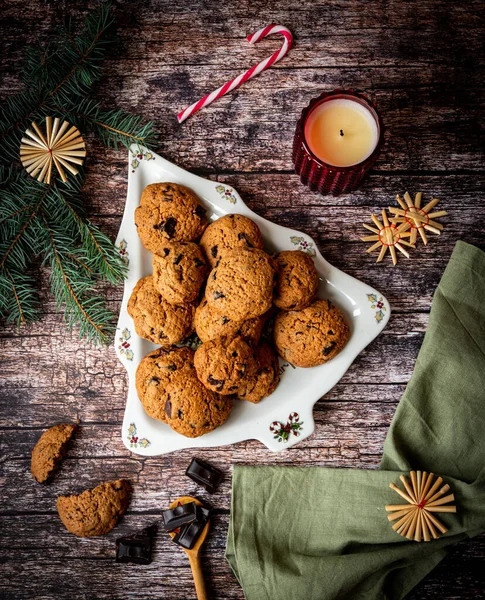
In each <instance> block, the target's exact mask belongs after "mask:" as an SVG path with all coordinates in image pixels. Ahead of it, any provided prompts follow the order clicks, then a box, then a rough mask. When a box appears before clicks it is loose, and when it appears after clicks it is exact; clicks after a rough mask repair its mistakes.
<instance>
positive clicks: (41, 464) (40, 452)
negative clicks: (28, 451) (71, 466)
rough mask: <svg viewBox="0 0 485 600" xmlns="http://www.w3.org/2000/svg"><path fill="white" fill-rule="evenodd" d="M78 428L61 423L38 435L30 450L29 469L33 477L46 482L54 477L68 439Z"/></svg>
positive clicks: (64, 453)
mask: <svg viewBox="0 0 485 600" xmlns="http://www.w3.org/2000/svg"><path fill="white" fill-rule="evenodd" d="M77 429H78V425H71V424H69V423H63V424H61V425H54V427H51V428H50V429H48V430H47V431H44V433H43V434H42V435H41V436H40V439H39V441H38V442H37V444H36V445H35V446H34V449H33V450H32V461H31V463H30V470H31V471H32V475H33V476H34V479H35V480H36V481H38V482H39V483H46V482H47V481H49V480H50V479H52V477H54V475H55V473H56V471H57V469H58V468H59V465H60V463H61V461H62V459H63V458H64V456H65V455H66V451H67V446H68V443H69V440H70V439H71V437H72V436H73V435H74V433H75V431H76V430H77Z"/></svg>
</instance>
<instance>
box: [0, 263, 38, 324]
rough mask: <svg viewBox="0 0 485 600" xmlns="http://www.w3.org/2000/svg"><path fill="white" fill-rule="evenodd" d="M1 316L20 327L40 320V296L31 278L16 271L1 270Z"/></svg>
mask: <svg viewBox="0 0 485 600" xmlns="http://www.w3.org/2000/svg"><path fill="white" fill-rule="evenodd" d="M0 315H2V316H3V317H7V320H8V321H13V322H16V323H17V326H18V327H20V325H23V324H25V323H29V322H32V321H35V320H37V319H39V317H40V313H39V295H38V292H37V289H36V288H35V284H34V282H33V280H32V279H31V277H29V276H28V275H26V274H25V273H22V272H20V271H18V270H16V269H7V268H5V267H3V268H1V269H0Z"/></svg>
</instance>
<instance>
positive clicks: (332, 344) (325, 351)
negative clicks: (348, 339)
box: [322, 342, 337, 356]
mask: <svg viewBox="0 0 485 600" xmlns="http://www.w3.org/2000/svg"><path fill="white" fill-rule="evenodd" d="M336 345H337V344H336V343H335V342H330V344H329V345H328V346H325V348H324V349H323V350H322V354H323V356H328V355H329V354H330V352H332V350H333V349H334V348H335V346H336Z"/></svg>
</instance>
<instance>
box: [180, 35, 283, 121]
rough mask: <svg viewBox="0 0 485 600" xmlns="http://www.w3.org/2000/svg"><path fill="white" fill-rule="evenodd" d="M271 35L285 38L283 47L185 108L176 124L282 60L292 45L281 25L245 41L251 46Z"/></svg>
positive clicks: (251, 36)
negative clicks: (274, 34)
mask: <svg viewBox="0 0 485 600" xmlns="http://www.w3.org/2000/svg"><path fill="white" fill-rule="evenodd" d="M273 33H279V34H281V35H282V36H283V37H284V38H285V40H284V42H283V46H282V47H281V48H280V50H277V51H276V52H275V53H274V54H272V55H271V56H270V57H269V58H266V59H265V60H262V61H261V62H260V63H259V64H258V65H255V66H254V67H251V68H250V69H248V70H247V71H245V72H244V73H241V74H240V75H238V76H237V77H236V78H235V79H232V80H231V81H228V82H227V83H225V84H224V85H222V86H221V87H220V88H219V89H217V90H214V91H213V92H211V93H210V94H207V96H204V97H203V98H201V99H200V100H199V101H198V102H194V104H192V105H191V106H188V107H187V108H185V109H184V110H182V111H181V112H180V113H179V114H178V115H177V119H178V122H179V123H182V122H183V121H185V119H188V118H189V117H190V116H191V115H193V114H194V113H196V112H197V111H198V110H200V109H201V108H204V107H205V106H208V105H209V104H211V103H212V102H214V100H217V99H218V98H220V97H221V96H224V95H225V94H228V93H229V92H232V90H235V89H236V88H237V87H239V86H240V85H241V84H242V83H244V82H245V81H248V79H251V78H252V77H256V75H259V73H261V71H264V70H265V69H268V68H269V67H271V66H272V65H274V63H276V62H278V61H279V60H280V59H282V58H283V56H285V54H286V53H287V52H288V51H289V50H290V48H291V46H292V44H293V36H292V35H291V31H290V30H289V29H287V28H286V27H283V25H268V26H267V27H263V28H262V29H260V30H259V31H256V33H253V34H252V35H248V37H247V38H246V40H247V41H248V42H249V43H250V44H251V45H253V44H255V43H256V42H259V40H262V39H263V38H265V37H266V36H268V35H273Z"/></svg>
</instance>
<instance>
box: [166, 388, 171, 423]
mask: <svg viewBox="0 0 485 600" xmlns="http://www.w3.org/2000/svg"><path fill="white" fill-rule="evenodd" d="M165 414H166V415H167V417H168V418H169V419H171V418H172V403H171V402H170V394H168V398H167V400H166V401H165Z"/></svg>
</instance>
